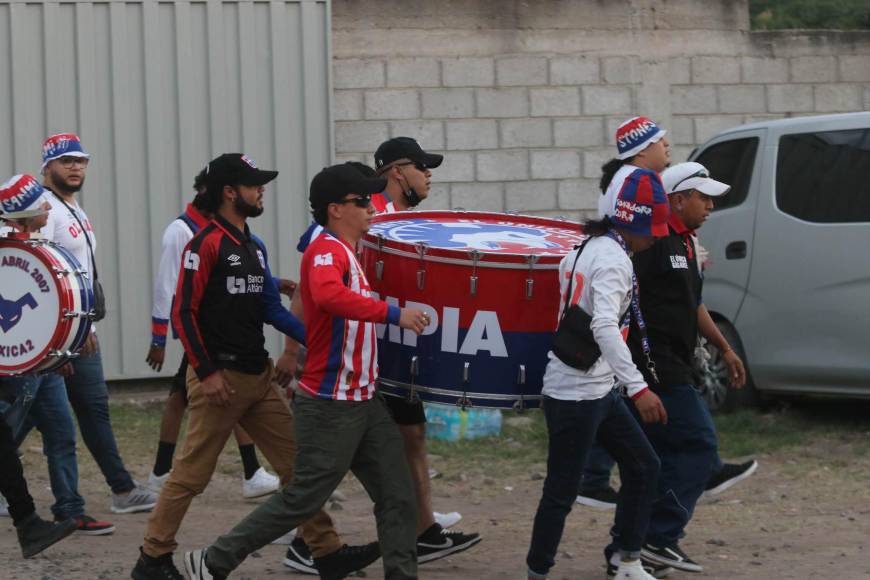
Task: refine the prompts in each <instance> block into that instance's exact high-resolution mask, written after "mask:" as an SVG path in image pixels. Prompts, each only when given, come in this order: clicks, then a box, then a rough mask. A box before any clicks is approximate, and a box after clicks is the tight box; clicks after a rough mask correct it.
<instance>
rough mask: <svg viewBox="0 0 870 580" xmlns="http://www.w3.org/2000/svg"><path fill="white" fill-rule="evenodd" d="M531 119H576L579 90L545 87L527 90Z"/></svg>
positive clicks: (578, 110)
mask: <svg viewBox="0 0 870 580" xmlns="http://www.w3.org/2000/svg"><path fill="white" fill-rule="evenodd" d="M529 101H530V102H531V109H532V116H533V117H576V116H577V115H579V114H580V89H579V88H577V87H559V88H554V87H547V88H541V89H529Z"/></svg>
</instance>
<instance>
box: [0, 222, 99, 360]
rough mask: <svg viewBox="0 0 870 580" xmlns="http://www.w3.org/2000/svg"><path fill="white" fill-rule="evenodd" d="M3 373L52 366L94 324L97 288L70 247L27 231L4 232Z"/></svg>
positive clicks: (0, 270) (0, 266) (0, 255)
mask: <svg viewBox="0 0 870 580" xmlns="http://www.w3.org/2000/svg"><path fill="white" fill-rule="evenodd" d="M0 279H2V280H3V284H2V286H0V375H19V374H24V373H39V372H51V371H54V370H57V369H58V368H60V367H61V366H63V365H64V364H66V363H67V362H68V361H69V360H70V359H71V358H72V357H74V356H76V353H77V352H78V351H79V350H80V349H81V347H82V346H83V345H84V343H85V340H86V339H87V337H88V333H89V332H90V330H91V314H92V313H91V310H92V308H93V304H94V293H93V289H92V287H91V283H90V280H89V279H88V277H87V275H86V274H85V273H84V271H83V270H82V267H81V265H80V264H79V263H78V261H77V260H76V259H75V258H74V257H73V255H72V254H70V253H69V252H68V251H67V250H66V249H64V248H62V247H61V246H58V245H57V244H54V243H52V242H49V241H47V240H43V239H36V238H30V237H29V235H25V234H10V235H8V236H7V237H0Z"/></svg>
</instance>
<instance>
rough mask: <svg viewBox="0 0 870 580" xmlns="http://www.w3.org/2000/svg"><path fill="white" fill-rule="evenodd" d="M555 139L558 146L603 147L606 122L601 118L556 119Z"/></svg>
mask: <svg viewBox="0 0 870 580" xmlns="http://www.w3.org/2000/svg"><path fill="white" fill-rule="evenodd" d="M553 141H554V144H555V145H556V147H601V146H602V145H604V143H605V142H604V124H603V123H602V122H601V119H556V120H555V121H553Z"/></svg>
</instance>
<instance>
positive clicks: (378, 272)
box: [375, 234, 384, 280]
mask: <svg viewBox="0 0 870 580" xmlns="http://www.w3.org/2000/svg"><path fill="white" fill-rule="evenodd" d="M383 251H384V234H378V261H377V262H375V278H377V279H378V280H382V279H383V277H384V260H383V258H382V257H381V253H382V252H383Z"/></svg>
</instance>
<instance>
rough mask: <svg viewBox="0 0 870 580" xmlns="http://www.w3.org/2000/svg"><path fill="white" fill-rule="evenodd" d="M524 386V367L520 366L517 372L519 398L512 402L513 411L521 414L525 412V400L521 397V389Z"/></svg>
mask: <svg viewBox="0 0 870 580" xmlns="http://www.w3.org/2000/svg"><path fill="white" fill-rule="evenodd" d="M525 386H526V365H520V368H519V369H518V370H517V387H518V388H517V390H518V391H519V392H520V398H519V399H518V400H516V401H514V410H515V411H519V412H520V413H522V412H523V411H525V410H526V398H525V395H523V387H525Z"/></svg>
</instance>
